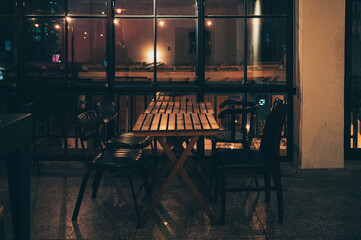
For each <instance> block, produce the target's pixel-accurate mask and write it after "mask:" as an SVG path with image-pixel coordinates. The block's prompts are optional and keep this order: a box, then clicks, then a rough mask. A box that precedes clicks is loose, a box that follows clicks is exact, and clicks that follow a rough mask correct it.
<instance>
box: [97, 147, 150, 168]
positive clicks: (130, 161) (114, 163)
mask: <svg viewBox="0 0 361 240" xmlns="http://www.w3.org/2000/svg"><path fill="white" fill-rule="evenodd" d="M142 156H143V151H142V150H141V149H116V150H106V151H104V152H103V153H100V154H99V155H98V156H97V157H96V158H95V159H94V160H93V165H94V166H96V167H113V168H124V167H137V166H139V164H140V162H141V160H142Z"/></svg>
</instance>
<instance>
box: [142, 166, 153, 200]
mask: <svg viewBox="0 0 361 240" xmlns="http://www.w3.org/2000/svg"><path fill="white" fill-rule="evenodd" d="M142 178H143V184H144V188H145V199H150V198H151V192H150V186H149V180H148V173H147V169H146V168H145V167H142Z"/></svg>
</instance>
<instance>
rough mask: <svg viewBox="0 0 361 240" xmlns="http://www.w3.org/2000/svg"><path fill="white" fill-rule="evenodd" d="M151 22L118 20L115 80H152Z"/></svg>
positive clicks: (150, 20)
mask: <svg viewBox="0 0 361 240" xmlns="http://www.w3.org/2000/svg"><path fill="white" fill-rule="evenodd" d="M153 49H154V39H153V20H152V19H118V22H117V23H116V24H115V79H116V81H117V82H124V81H138V82H139V81H150V80H151V79H153V76H154V75H153V68H152V66H153V52H154V50H153Z"/></svg>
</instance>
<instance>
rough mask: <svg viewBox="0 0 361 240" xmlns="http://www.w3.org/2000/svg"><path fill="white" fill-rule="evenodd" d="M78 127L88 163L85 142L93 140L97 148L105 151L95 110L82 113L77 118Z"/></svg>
mask: <svg viewBox="0 0 361 240" xmlns="http://www.w3.org/2000/svg"><path fill="white" fill-rule="evenodd" d="M77 125H78V129H79V136H80V142H81V146H82V150H83V155H84V158H85V162H86V163H88V159H87V154H86V147H85V142H87V141H89V140H93V141H94V145H95V147H96V148H98V149H99V150H100V151H103V150H104V149H103V147H102V143H101V141H100V138H99V131H100V120H99V116H98V114H97V113H96V112H95V111H94V110H89V111H87V112H84V113H81V114H79V115H78V117H77Z"/></svg>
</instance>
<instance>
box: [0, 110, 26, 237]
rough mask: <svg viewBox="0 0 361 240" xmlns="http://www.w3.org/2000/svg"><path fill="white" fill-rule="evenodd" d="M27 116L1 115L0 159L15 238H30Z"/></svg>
mask: <svg viewBox="0 0 361 240" xmlns="http://www.w3.org/2000/svg"><path fill="white" fill-rule="evenodd" d="M31 126H32V122H31V115H30V114H0V158H1V160H6V161H7V169H8V179H9V192H10V207H11V217H12V226H13V233H14V239H30V145H31V138H32V136H31Z"/></svg>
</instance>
